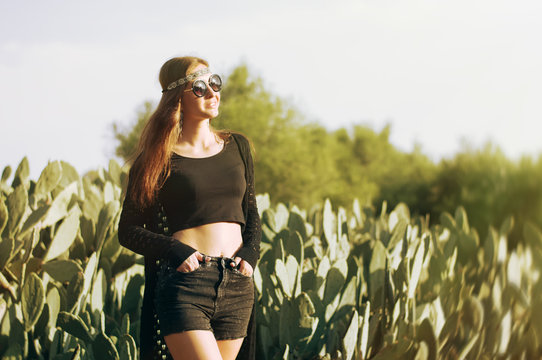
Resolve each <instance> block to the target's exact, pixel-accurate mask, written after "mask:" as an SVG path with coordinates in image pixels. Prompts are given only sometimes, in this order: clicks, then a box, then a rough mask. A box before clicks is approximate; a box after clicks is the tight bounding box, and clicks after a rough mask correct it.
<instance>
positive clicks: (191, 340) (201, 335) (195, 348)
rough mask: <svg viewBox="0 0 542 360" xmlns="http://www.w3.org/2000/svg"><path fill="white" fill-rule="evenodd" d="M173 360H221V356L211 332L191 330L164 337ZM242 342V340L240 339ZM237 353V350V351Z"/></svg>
mask: <svg viewBox="0 0 542 360" xmlns="http://www.w3.org/2000/svg"><path fill="white" fill-rule="evenodd" d="M164 340H165V341H166V344H167V347H168V349H169V352H170V353H171V356H173V359H175V360H181V359H190V360H191V359H198V360H200V359H201V360H221V359H222V355H221V352H220V350H219V346H218V345H217V341H216V340H215V337H214V335H213V333H212V332H211V331H205V330H191V331H184V332H181V333H175V334H170V335H167V336H165V337H164ZM241 340H242V339H241ZM237 351H239V350H237Z"/></svg>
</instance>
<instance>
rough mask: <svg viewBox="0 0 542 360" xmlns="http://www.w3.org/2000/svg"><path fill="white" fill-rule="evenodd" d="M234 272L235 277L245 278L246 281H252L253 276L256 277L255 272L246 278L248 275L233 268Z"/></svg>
mask: <svg viewBox="0 0 542 360" xmlns="http://www.w3.org/2000/svg"><path fill="white" fill-rule="evenodd" d="M232 272H233V273H234V274H235V275H238V276H241V277H244V278H246V279H252V275H254V272H253V273H252V275H251V276H246V275H244V274H243V273H242V272H240V271H239V269H237V268H233V269H232Z"/></svg>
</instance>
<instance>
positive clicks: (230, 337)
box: [118, 57, 261, 359]
mask: <svg viewBox="0 0 542 360" xmlns="http://www.w3.org/2000/svg"><path fill="white" fill-rule="evenodd" d="M159 80H160V84H161V85H162V89H163V90H162V93H163V95H162V99H161V100H160V103H159V105H158V107H157V109H156V111H155V112H154V114H153V115H152V116H151V118H150V119H149V121H148V123H147V125H146V126H145V129H144V130H143V133H142V135H141V139H140V142H139V149H138V156H137V158H136V160H135V162H134V164H133V165H132V168H131V170H130V174H129V181H128V188H127V192H126V197H125V201H124V205H123V210H122V214H121V218H120V222H119V231H118V233H119V241H120V243H121V244H122V245H123V246H125V247H127V248H128V249H130V250H132V251H134V252H136V253H138V254H142V255H144V256H145V278H146V279H145V295H144V300H143V309H142V315H141V347H142V348H141V357H142V358H145V357H146V356H147V354H149V351H148V349H149V348H150V347H151V346H150V344H151V341H152V340H151V339H149V338H150V337H152V334H149V332H148V329H149V328H152V323H151V322H152V314H153V313H154V314H156V316H157V318H158V322H159V331H160V333H161V335H162V336H163V337H164V339H165V342H166V344H167V348H168V349H169V351H170V353H171V355H172V356H173V358H174V359H235V357H236V356H237V354H238V352H239V349H240V348H241V345H242V343H243V339H244V338H245V337H246V336H247V327H248V323H249V319H250V318H251V315H252V310H253V305H254V283H253V279H252V274H253V271H254V268H255V266H256V262H257V260H258V258H259V247H260V236H261V228H260V218H259V215H258V209H257V207H256V198H255V192H254V170H253V164H252V156H251V152H250V145H249V143H248V140H247V139H246V138H245V137H244V136H242V135H240V134H236V133H229V132H224V131H216V130H214V129H213V128H212V127H211V119H213V118H214V117H216V116H217V115H218V109H219V105H220V92H219V91H220V89H221V87H222V80H221V79H220V77H219V76H218V75H216V74H213V73H212V72H211V71H210V69H209V65H208V63H207V62H206V61H205V60H203V59H199V58H195V57H179V58H173V59H170V60H168V61H167V62H166V63H165V64H164V65H163V66H162V68H161V70H160V75H159ZM160 210H163V212H164V213H165V217H166V220H167V224H168V228H169V229H166V232H168V233H170V234H172V235H171V236H167V235H163V234H159V233H157V232H156V231H153V230H154V229H156V220H155V219H156V218H157V217H158V214H159V211H160ZM158 345H160V343H159V340H158ZM149 355H152V354H149Z"/></svg>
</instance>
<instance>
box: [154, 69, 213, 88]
mask: <svg viewBox="0 0 542 360" xmlns="http://www.w3.org/2000/svg"><path fill="white" fill-rule="evenodd" d="M210 72H211V69H209V68H205V69H201V70H198V71H196V72H195V73H192V74H190V75H187V76H185V77H183V78H182V79H179V80H177V81H174V82H172V83H171V84H169V85H168V86H167V88H166V89H165V90H162V92H163V93H165V92H166V91H169V90H173V89H175V88H176V87H177V86H181V85H184V84H186V83H187V82H189V81H191V80H194V79H196V78H198V77H200V76H201V75H205V74H209V73H210Z"/></svg>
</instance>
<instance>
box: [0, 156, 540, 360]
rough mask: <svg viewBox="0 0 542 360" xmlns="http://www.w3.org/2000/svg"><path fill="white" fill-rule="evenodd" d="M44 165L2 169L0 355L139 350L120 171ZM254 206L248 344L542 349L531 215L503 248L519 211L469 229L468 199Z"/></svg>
mask: <svg viewBox="0 0 542 360" xmlns="http://www.w3.org/2000/svg"><path fill="white" fill-rule="evenodd" d="M52 164H56V165H52ZM52 164H50V165H48V166H47V168H46V169H45V170H44V173H43V174H42V176H40V180H38V183H40V184H41V185H39V186H38V183H37V182H34V181H32V180H30V179H28V177H27V176H25V175H24V174H25V170H24V169H25V168H26V167H27V166H28V162H27V160H26V159H24V160H23V161H22V165H20V166H19V169H22V170H20V171H18V172H16V174H17V175H16V176H17V180H16V181H15V180H13V182H12V184H14V186H11V185H8V183H7V181H8V180H9V176H6V177H4V178H3V179H2V202H1V204H2V205H3V207H0V209H1V212H0V213H1V214H2V219H3V220H2V221H1V222H0V225H1V224H2V223H3V224H4V229H3V231H2V238H1V241H0V249H1V250H2V251H1V252H0V255H1V256H0V261H1V262H0V265H1V266H0V356H3V357H5V358H14V359H22V358H51V359H64V358H66V359H72V358H74V359H77V358H79V359H108V358H111V359H117V358H122V359H135V358H137V342H136V339H138V336H137V329H138V327H139V317H140V307H141V301H142V287H143V283H144V280H143V274H142V271H143V269H142V265H139V264H138V262H139V263H140V261H136V260H137V259H138V257H137V256H136V255H134V254H132V253H130V252H129V251H128V250H126V249H124V248H122V247H120V246H119V244H118V240H117V236H116V232H117V221H118V216H119V213H120V201H121V187H120V184H121V182H122V180H123V179H124V178H125V176H126V173H125V171H123V170H122V169H121V168H120V167H119V166H118V164H116V163H114V162H112V163H111V164H110V165H109V170H107V171H106V170H104V169H99V170H97V171H93V172H89V173H88V174H87V175H85V176H84V177H82V178H80V177H79V176H78V175H77V174H76V173H74V172H73V168H72V167H70V166H69V165H68V164H65V163H52ZM521 166H524V167H525V168H527V169H529V171H531V170H530V169H532V168H533V166H538V165H536V164H533V163H526V164H523V165H521ZM4 173H6V171H4ZM7 173H9V171H7ZM384 174H385V172H384ZM375 176H376V174H375ZM378 176H384V175H382V174H380V175H378ZM19 201H20V202H19ZM89 202H92V204H89ZM21 203H22V205H21ZM258 204H259V210H260V212H261V217H262V226H263V241H262V252H261V260H260V262H259V264H258V266H257V267H256V269H255V272H254V282H255V286H256V289H257V301H258V306H257V313H256V316H257V319H258V320H257V324H258V331H257V333H258V342H257V352H258V358H261V359H275V358H286V359H305V358H315V359H316V358H320V359H331V358H346V359H368V358H375V359H396V358H401V359H418V358H425V359H437V358H491V359H492V358H507V357H510V358H529V359H530V358H539V357H540V354H541V353H542V347H541V344H542V328H541V326H540V324H542V321H541V319H542V315H541V312H540V309H541V308H542V302H541V300H540V299H541V298H542V296H541V295H542V280H541V278H540V273H541V270H542V268H541V266H542V265H541V264H542V233H541V232H540V230H539V228H538V227H537V226H535V225H534V224H533V222H526V221H524V223H523V224H522V228H521V229H520V230H519V233H520V234H521V239H522V241H520V242H519V243H518V245H517V247H514V248H512V247H509V246H508V237H509V236H511V234H513V233H514V231H515V229H516V228H517V225H516V224H517V223H520V221H514V220H513V218H511V217H508V218H506V219H505V220H503V221H502V225H501V226H500V228H499V229H498V230H496V229H494V228H492V227H490V228H489V230H488V234H487V236H484V237H480V236H479V233H478V231H476V230H475V229H474V227H473V221H472V219H471V218H470V217H469V216H468V215H467V214H468V210H466V207H465V208H462V207H458V208H456V209H455V212H454V214H453V216H452V215H451V214H450V213H443V214H442V216H441V217H440V220H439V222H438V223H435V224H433V225H431V224H430V223H429V222H428V221H427V219H426V218H425V217H418V216H415V215H411V210H410V209H409V208H408V207H407V206H406V205H405V204H399V205H397V206H396V207H395V208H394V209H393V211H391V212H388V210H387V206H386V205H385V204H384V205H383V206H382V209H381V211H380V212H379V214H378V215H375V211H374V209H372V208H361V207H360V204H359V201H357V200H356V201H354V202H353V203H352V205H351V207H349V209H346V208H344V207H340V206H339V207H338V208H335V209H334V208H333V205H332V202H331V201H329V200H326V201H324V202H323V203H318V204H315V205H314V206H312V207H311V208H310V210H308V211H307V210H301V209H299V208H298V207H297V206H294V205H292V204H288V205H284V204H282V203H278V204H276V205H273V206H272V205H271V202H270V201H269V197H268V195H265V196H262V195H259V196H258ZM40 209H41V210H40ZM12 215H13V216H14V217H15V219H14V220H11V216H12ZM74 228H75V230H74Z"/></svg>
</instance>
